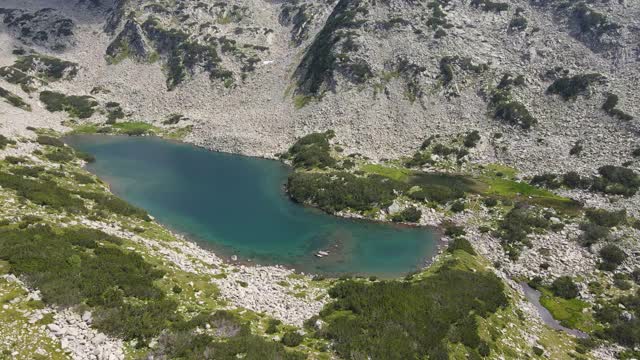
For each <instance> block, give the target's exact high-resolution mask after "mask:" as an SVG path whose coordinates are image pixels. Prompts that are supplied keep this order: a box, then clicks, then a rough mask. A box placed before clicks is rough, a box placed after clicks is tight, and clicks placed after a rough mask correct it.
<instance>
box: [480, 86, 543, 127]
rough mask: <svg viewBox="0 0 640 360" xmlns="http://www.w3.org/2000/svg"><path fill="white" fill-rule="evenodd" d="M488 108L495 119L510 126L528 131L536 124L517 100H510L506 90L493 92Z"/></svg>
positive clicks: (509, 94)
mask: <svg viewBox="0 0 640 360" xmlns="http://www.w3.org/2000/svg"><path fill="white" fill-rule="evenodd" d="M489 108H490V109H491V110H492V112H493V117H494V118H495V119H500V120H503V121H505V122H506V123H508V124H511V125H517V126H520V127H521V128H523V129H525V130H526V129H530V128H531V127H532V126H534V125H536V124H537V123H538V120H536V119H535V118H534V117H533V116H532V115H531V113H529V110H527V108H526V107H525V106H524V104H522V103H521V102H519V101H517V100H513V99H512V98H511V93H510V92H509V91H508V90H495V91H494V92H493V95H492V96H491V100H490V101H489Z"/></svg>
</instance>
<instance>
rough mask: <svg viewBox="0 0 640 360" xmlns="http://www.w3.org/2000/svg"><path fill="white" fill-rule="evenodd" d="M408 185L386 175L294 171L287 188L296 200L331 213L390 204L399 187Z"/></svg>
mask: <svg viewBox="0 0 640 360" xmlns="http://www.w3.org/2000/svg"><path fill="white" fill-rule="evenodd" d="M405 188H406V184H404V183H401V182H398V181H395V180H392V179H389V178H385V177H383V176H379V175H369V176H367V177H358V176H355V175H353V174H350V173H345V172H336V173H329V174H327V173H306V172H294V173H293V174H291V175H290V176H289V179H288V182H287V190H288V192H289V195H290V196H291V198H292V199H293V200H294V201H296V202H299V203H303V204H314V205H316V206H318V207H319V208H320V209H322V210H325V211H327V212H331V213H333V212H337V211H340V210H345V209H353V210H356V211H366V210H370V209H372V208H374V207H377V208H385V207H388V206H389V205H391V203H392V201H393V200H394V199H395V198H396V194H395V191H396V190H400V191H402V190H404V189H405Z"/></svg>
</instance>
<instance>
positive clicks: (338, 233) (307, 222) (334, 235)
mask: <svg viewBox="0 0 640 360" xmlns="http://www.w3.org/2000/svg"><path fill="white" fill-rule="evenodd" d="M65 140H66V142H67V143H68V144H69V145H71V146H73V147H74V148H76V149H79V150H82V151H85V152H88V153H90V154H93V155H94V156H95V157H96V162H94V163H92V164H89V165H88V167H87V168H88V170H89V171H91V172H93V173H94V174H96V175H98V176H99V177H100V178H102V179H103V180H105V181H107V182H108V183H109V184H110V186H111V190H112V191H113V192H114V193H115V194H117V195H118V196H120V197H122V198H123V199H125V200H127V201H129V202H130V203H132V204H134V205H137V206H139V207H142V208H144V209H146V210H147V211H148V212H149V213H150V214H151V215H153V216H154V217H155V218H156V220H157V221H159V222H160V223H162V224H164V225H166V226H168V227H169V228H171V229H172V230H174V231H176V232H179V233H182V234H184V235H185V236H187V237H189V238H191V239H193V240H195V241H197V242H198V243H200V244H202V245H204V246H208V247H210V248H212V249H214V250H215V251H216V252H217V253H219V254H220V255H223V256H227V257H228V256H231V255H237V256H238V257H239V259H240V260H243V261H248V260H251V261H252V262H255V263H261V264H281V265H285V266H288V267H293V268H295V269H298V270H301V271H305V272H311V273H322V274H344V273H350V274H366V275H378V276H384V277H389V276H398V275H401V274H403V273H406V272H409V271H413V270H416V269H418V268H420V267H422V266H423V265H424V264H425V261H426V260H428V259H430V258H431V257H432V256H433V255H434V254H435V252H436V251H437V242H438V236H437V235H436V233H435V232H434V231H433V230H431V229H426V228H415V227H405V226H396V225H390V224H381V223H373V222H366V221H356V220H348V219H342V218H338V217H334V216H331V215H328V214H325V213H323V212H320V211H318V210H315V209H311V208H307V207H303V206H301V205H299V204H295V203H293V202H292V201H290V200H289V198H288V197H287V195H286V193H285V192H284V190H283V186H284V184H285V183H286V179H287V175H288V173H289V171H290V168H289V167H287V166H286V165H284V164H282V163H280V162H278V161H273V160H265V159H257V158H251V157H245V156H240V155H231V154H224V153H217V152H212V151H208V150H205V149H202V148H198V147H194V146H191V145H188V144H183V143H178V142H171V141H167V140H162V139H159V138H154V137H124V136H102V135H75V136H70V137H67V138H66V139H65ZM319 250H325V251H329V253H330V255H329V256H327V257H324V258H317V257H316V256H314V253H316V252H317V251H319Z"/></svg>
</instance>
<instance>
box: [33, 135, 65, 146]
mask: <svg viewBox="0 0 640 360" xmlns="http://www.w3.org/2000/svg"><path fill="white" fill-rule="evenodd" d="M36 142H37V143H38V144H40V145H49V146H55V147H64V142H62V140H60V139H58V138H55V137H52V136H47V135H38V137H37V138H36Z"/></svg>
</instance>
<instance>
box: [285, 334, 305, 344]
mask: <svg viewBox="0 0 640 360" xmlns="http://www.w3.org/2000/svg"><path fill="white" fill-rule="evenodd" d="M302 340H303V337H302V335H300V334H298V332H297V331H287V332H286V333H285V334H284V336H282V343H283V344H284V345H285V346H288V347H296V346H298V345H300V344H301V343H302Z"/></svg>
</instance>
